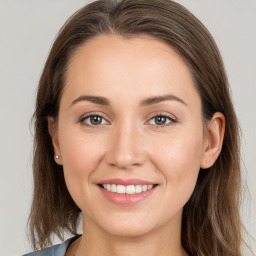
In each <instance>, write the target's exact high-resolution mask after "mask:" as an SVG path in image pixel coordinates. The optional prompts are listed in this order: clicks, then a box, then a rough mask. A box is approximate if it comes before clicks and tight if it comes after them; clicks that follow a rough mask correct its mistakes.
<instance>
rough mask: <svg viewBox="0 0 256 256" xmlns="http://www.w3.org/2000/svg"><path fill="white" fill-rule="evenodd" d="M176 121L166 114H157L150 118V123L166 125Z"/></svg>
mask: <svg viewBox="0 0 256 256" xmlns="http://www.w3.org/2000/svg"><path fill="white" fill-rule="evenodd" d="M174 122H175V120H174V119H173V118H171V117H169V116H166V115H157V116H154V117H152V118H150V120H149V124H151V125H157V126H165V125H168V124H170V123H174Z"/></svg>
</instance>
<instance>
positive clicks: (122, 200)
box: [99, 186, 157, 206]
mask: <svg viewBox="0 0 256 256" xmlns="http://www.w3.org/2000/svg"><path fill="white" fill-rule="evenodd" d="M156 187H157V186H154V187H153V188H152V189H150V190H147V191H144V192H141V193H135V194H118V193H113V192H111V191H108V190H106V189H104V188H103V187H101V186H99V188H100V190H101V192H102V193H103V195H104V196H105V197H106V198H107V199H108V200H109V201H110V202H112V203H115V204H118V205H124V206H129V205H134V204H137V203H139V202H141V201H143V200H145V199H146V198H148V197H149V196H150V195H151V194H152V193H153V192H154V191H155V189H156Z"/></svg>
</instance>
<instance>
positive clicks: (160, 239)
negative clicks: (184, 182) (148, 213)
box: [75, 219, 187, 256]
mask: <svg viewBox="0 0 256 256" xmlns="http://www.w3.org/2000/svg"><path fill="white" fill-rule="evenodd" d="M83 223H84V225H83V229H84V230H83V233H84V235H83V236H82V238H81V240H80V242H79V246H78V248H77V250H76V253H75V256H102V255H104V256H141V255H147V256H156V255H157V256H172V255H173V256H186V255H187V254H186V252H185V251H184V249H183V247H182V245H181V239H180V226H179V227H178V232H177V227H173V229H170V226H169V225H168V224H167V225H164V226H162V227H159V228H158V229H156V230H154V232H148V233H147V234H144V235H141V236H132V237H125V236H118V235H113V234H109V233H107V232H106V231H104V230H102V229H101V228H99V227H98V226H97V225H95V223H93V222H90V221H89V220H88V219H87V220H85V219H84V220H83ZM85 227H86V228H85Z"/></svg>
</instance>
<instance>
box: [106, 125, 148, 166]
mask: <svg viewBox="0 0 256 256" xmlns="http://www.w3.org/2000/svg"><path fill="white" fill-rule="evenodd" d="M143 145H144V143H143V135H142V134H141V133H140V131H139V130H138V128H137V127H136V125H131V124H127V123H123V124H122V125H120V126H118V127H115V128H114V129H113V130H112V133H111V136H110V138H109V147H108V152H107V154H106V161H107V163H108V164H110V165H112V166H116V167H118V168H119V169H131V168H133V167H135V166H141V165H142V164H143V163H144V162H145V161H146V151H145V149H144V148H143Z"/></svg>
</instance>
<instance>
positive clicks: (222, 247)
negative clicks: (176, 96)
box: [29, 0, 243, 256]
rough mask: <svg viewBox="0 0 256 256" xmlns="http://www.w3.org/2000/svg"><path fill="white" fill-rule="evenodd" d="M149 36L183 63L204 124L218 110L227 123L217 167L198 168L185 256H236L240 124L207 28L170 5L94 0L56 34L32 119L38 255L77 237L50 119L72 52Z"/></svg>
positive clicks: (33, 225)
mask: <svg viewBox="0 0 256 256" xmlns="http://www.w3.org/2000/svg"><path fill="white" fill-rule="evenodd" d="M103 34H104V35H108V34H115V35H119V36H122V37H124V38H132V37H136V36H140V35H147V36H151V37H153V38H156V39H158V40H161V41H162V42H165V43H166V44H167V45H169V46H170V47H172V48H173V49H175V50H176V52H177V53H178V54H179V55H180V56H181V57H182V58H183V60H184V61H185V63H186V64H187V65H188V67H189V69H190V72H191V74H192V76H193V79H194V85H195V88H196V89H197V91H198V93H199V95H200V97H201V103H202V119H203V121H204V123H207V121H209V120H211V118H212V116H213V114H214V113H215V112H221V113H223V114H224V116H225V118H226V129H225V136H224V141H223V147H222V151H221V153H220V156H219V157H218V159H217V160H216V162H215V163H214V165H213V166H212V167H210V168H208V169H205V170H200V172H199V176H198V180H197V183H196V187H195V189H194V191H193V194H192V196H191V198H190V199H189V201H188V202H187V203H186V205H185V206H184V210H183V217H182V236H181V240H182V245H183V247H184V248H185V250H186V251H187V252H188V254H189V255H191V256H195V255H200V256H203V255H205V256H206V255H207V256H216V255H225V256H240V255H242V253H241V245H242V243H243V239H242V224H241V220H240V215H239V207H240V198H241V197H240V194H241V170H240V149H239V148H240V145H239V127H238V122H237V118H236V114H235V112H234V108H233V104H232V101H231V97H230V91H229V85H228V80H227V76H226V72H225V68H224V65H223V61H222V58H221V55H220V53H219V50H218V48H217V46H216V43H215V41H214V39H213V38H212V36H211V34H210V33H209V31H208V30H207V29H206V28H205V26H204V25H203V24H202V23H201V22H200V21H199V20H198V19H197V18H196V17H195V16H194V15H193V14H191V13H190V12H189V11H188V10H187V9H186V8H185V7H183V6H182V5H180V4H178V3H176V2H174V1H171V0H98V1H95V2H92V3H90V4H88V5H86V6H85V7H83V8H81V9H80V10H78V11H77V12H76V13H74V14H73V15H72V16H71V17H70V18H69V19H68V20H67V22H66V23H65V24H64V26H63V27H62V28H61V29H60V31H59V33H58V35H57V37H56V39H55V42H54V44H53V46H52V48H51V51H50V53H49V56H48V59H47V61H46V64H45V66H44V69H43V72H42V75H41V78H40V81H39V86H38V91H37V99H36V109H35V113H34V116H33V121H34V131H35V134H34V152H33V177H34V193H33V201H32V206H31V212H30V217H29V231H30V237H31V242H32V246H33V248H34V249H35V250H37V249H42V248H44V247H46V246H48V245H51V243H52V238H53V236H54V235H57V236H58V237H59V238H60V239H63V234H65V232H69V233H71V234H76V233H77V224H78V220H79V215H80V212H81V210H80V209H79V207H78V206H77V205H76V204H75V203H74V201H73V199H72V198H71V196H70V194H69V192H68V190H67V187H66V184H65V179H64V174H63V167H62V166H59V165H57V164H56V163H55V161H54V150H53V146H52V141H51V137H50V135H49V132H48V123H47V117H49V116H50V117H53V118H58V111H59V103H60V99H61V95H62V91H63V88H64V86H65V75H66V71H67V69H68V66H69V60H70V58H71V57H72V54H73V53H74V51H75V50H77V49H78V48H79V47H80V46H81V45H82V44H84V43H85V42H86V41H87V40H89V39H91V38H93V37H95V36H97V35H103Z"/></svg>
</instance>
